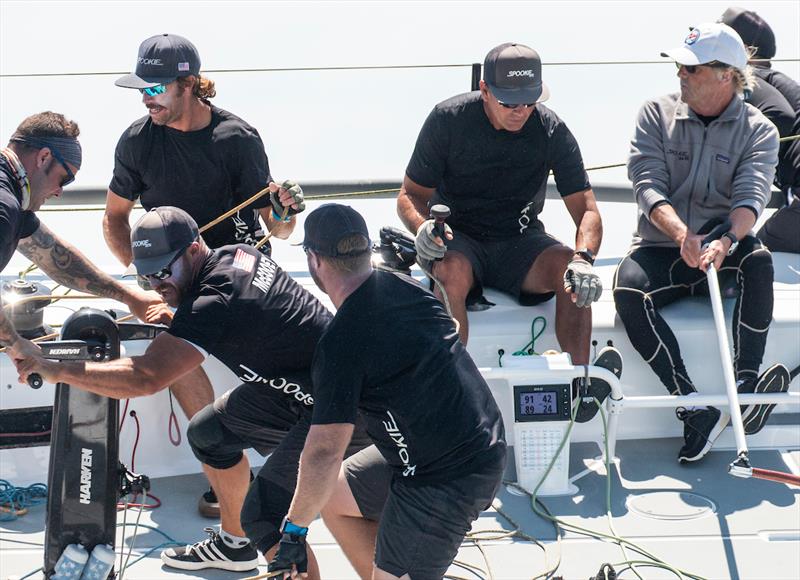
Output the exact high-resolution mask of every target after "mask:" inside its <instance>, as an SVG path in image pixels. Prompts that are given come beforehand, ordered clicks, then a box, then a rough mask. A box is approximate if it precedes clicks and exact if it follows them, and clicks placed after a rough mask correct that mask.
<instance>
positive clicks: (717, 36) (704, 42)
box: [661, 22, 747, 69]
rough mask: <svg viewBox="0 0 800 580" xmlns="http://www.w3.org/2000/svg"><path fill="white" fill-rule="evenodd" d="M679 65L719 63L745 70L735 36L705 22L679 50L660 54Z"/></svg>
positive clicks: (717, 24) (743, 55) (741, 48)
mask: <svg viewBox="0 0 800 580" xmlns="http://www.w3.org/2000/svg"><path fill="white" fill-rule="evenodd" d="M661 56H666V57H669V58H671V59H672V60H674V61H675V62H677V63H678V64H683V65H696V64H706V63H709V62H714V61H717V62H721V63H725V64H727V65H730V66H732V67H735V68H738V69H743V68H745V66H747V50H746V49H745V47H744V43H743V42H742V39H741V37H740V36H739V34H738V33H737V32H736V31H735V30H734V29H733V28H731V27H730V26H728V25H727V24H722V23H721V22H709V23H706V24H701V25H699V26H697V27H695V28H692V30H691V32H689V35H688V36H687V37H686V40H684V41H683V46H681V47H680V48H675V49H672V50H670V51H668V52H662V53H661Z"/></svg>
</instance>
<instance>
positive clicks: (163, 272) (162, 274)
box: [143, 246, 189, 282]
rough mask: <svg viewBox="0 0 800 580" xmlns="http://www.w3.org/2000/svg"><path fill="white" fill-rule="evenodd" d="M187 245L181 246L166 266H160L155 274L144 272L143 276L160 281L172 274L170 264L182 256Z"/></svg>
mask: <svg viewBox="0 0 800 580" xmlns="http://www.w3.org/2000/svg"><path fill="white" fill-rule="evenodd" d="M188 247H189V246H186V248H183V249H182V250H181V251H180V252H178V253H177V254H175V257H174V258H172V259H171V260H170V261H169V264H167V265H166V266H164V267H163V268H161V269H160V270H159V271H158V272H156V273H155V274H145V275H144V276H143V277H144V278H146V279H148V280H151V279H152V280H158V281H159V282H162V281H164V280H166V279H167V278H169V277H170V276H172V265H173V264H174V263H175V262H177V261H178V260H179V259H180V257H181V256H183V254H184V252H186V249H187V248H188Z"/></svg>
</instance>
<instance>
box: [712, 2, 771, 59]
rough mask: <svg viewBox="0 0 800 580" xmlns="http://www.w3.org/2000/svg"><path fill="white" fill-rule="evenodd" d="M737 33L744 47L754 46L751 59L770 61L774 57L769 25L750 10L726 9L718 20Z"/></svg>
mask: <svg viewBox="0 0 800 580" xmlns="http://www.w3.org/2000/svg"><path fill="white" fill-rule="evenodd" d="M719 21H720V22H722V23H723V24H727V25H728V26H730V27H731V28H733V29H734V30H735V31H736V32H738V33H739V36H741V37H742V42H744V44H745V46H754V47H755V48H756V53H755V54H754V55H753V58H766V59H770V58H773V57H774V56H775V33H774V32H773V31H772V28H770V25H769V24H767V23H766V21H765V20H764V19H763V18H761V17H760V16H759V15H758V14H756V13H755V12H753V11H752V10H745V9H744V8H735V7H731V8H728V9H727V10H726V11H725V12H724V13H723V14H722V17H721V18H720V19H719Z"/></svg>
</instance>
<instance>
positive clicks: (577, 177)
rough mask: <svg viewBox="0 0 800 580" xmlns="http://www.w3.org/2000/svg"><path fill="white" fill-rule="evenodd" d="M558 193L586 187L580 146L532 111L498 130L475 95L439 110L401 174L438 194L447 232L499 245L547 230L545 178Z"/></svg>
mask: <svg viewBox="0 0 800 580" xmlns="http://www.w3.org/2000/svg"><path fill="white" fill-rule="evenodd" d="M550 170H552V171H553V174H554V176H555V180H556V186H557V187H558V191H559V193H560V194H561V195H562V197H563V196H567V195H569V194H571V193H575V192H578V191H583V190H585V189H588V188H589V187H590V185H589V177H588V176H587V175H586V171H585V170H584V167H583V159H582V158H581V152H580V149H579V148H578V143H577V141H576V140H575V138H574V137H573V136H572V133H570V131H569V129H568V128H567V126H566V125H565V124H564V122H563V121H561V119H559V118H558V116H557V115H556V114H555V113H554V112H553V111H551V110H550V109H548V108H547V107H545V106H544V105H541V104H539V105H536V110H535V111H534V112H533V113H532V114H531V116H530V118H529V119H528V121H527V122H526V123H525V125H524V126H523V127H522V129H521V130H520V131H518V132H516V133H512V132H510V131H505V130H497V129H495V128H494V127H493V126H492V124H491V122H490V121H489V118H488V117H487V116H486V112H485V111H484V109H483V101H482V100H481V95H480V92H478V91H475V92H472V93H465V94H463V95H458V96H456V97H453V98H451V99H448V100H446V101H444V102H442V103H439V104H438V105H436V107H435V108H434V109H433V111H432V112H431V113H430V115H428V118H427V119H426V120H425V124H424V125H423V126H422V130H421V131H420V134H419V137H417V144H416V146H415V148H414V153H413V155H412V156H411V161H410V162H409V163H408V167H407V168H406V174H407V175H408V177H409V178H410V179H411V180H413V181H414V182H416V183H418V184H419V185H422V186H424V187H435V188H436V193H435V195H434V198H433V201H432V202H431V203H444V204H446V205H448V206H449V207H450V211H451V216H450V218H448V220H447V223H448V224H450V226H452V227H454V228H456V229H458V230H460V231H462V232H464V233H466V234H468V235H470V236H472V237H477V238H488V239H503V238H509V237H512V236H515V235H518V234H521V233H523V232H524V231H525V229H527V228H528V227H534V228H537V229H540V230H543V229H544V226H543V225H542V224H541V222H540V221H539V220H538V218H537V216H538V215H539V214H540V213H541V211H542V208H543V207H544V200H545V190H546V187H547V176H548V173H549V172H550Z"/></svg>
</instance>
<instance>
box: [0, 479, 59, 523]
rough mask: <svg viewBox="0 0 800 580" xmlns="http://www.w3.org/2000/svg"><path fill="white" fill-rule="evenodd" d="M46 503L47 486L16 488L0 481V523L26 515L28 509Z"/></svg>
mask: <svg viewBox="0 0 800 580" xmlns="http://www.w3.org/2000/svg"><path fill="white" fill-rule="evenodd" d="M44 503H47V486H46V485H45V484H43V483H34V484H31V485H29V486H27V487H17V486H15V485H13V484H12V483H11V482H9V481H7V480H5V479H0V521H2V522H7V521H11V520H15V519H17V517H18V516H21V515H23V514H25V513H27V511H28V508H30V507H33V506H37V505H41V504H44Z"/></svg>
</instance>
